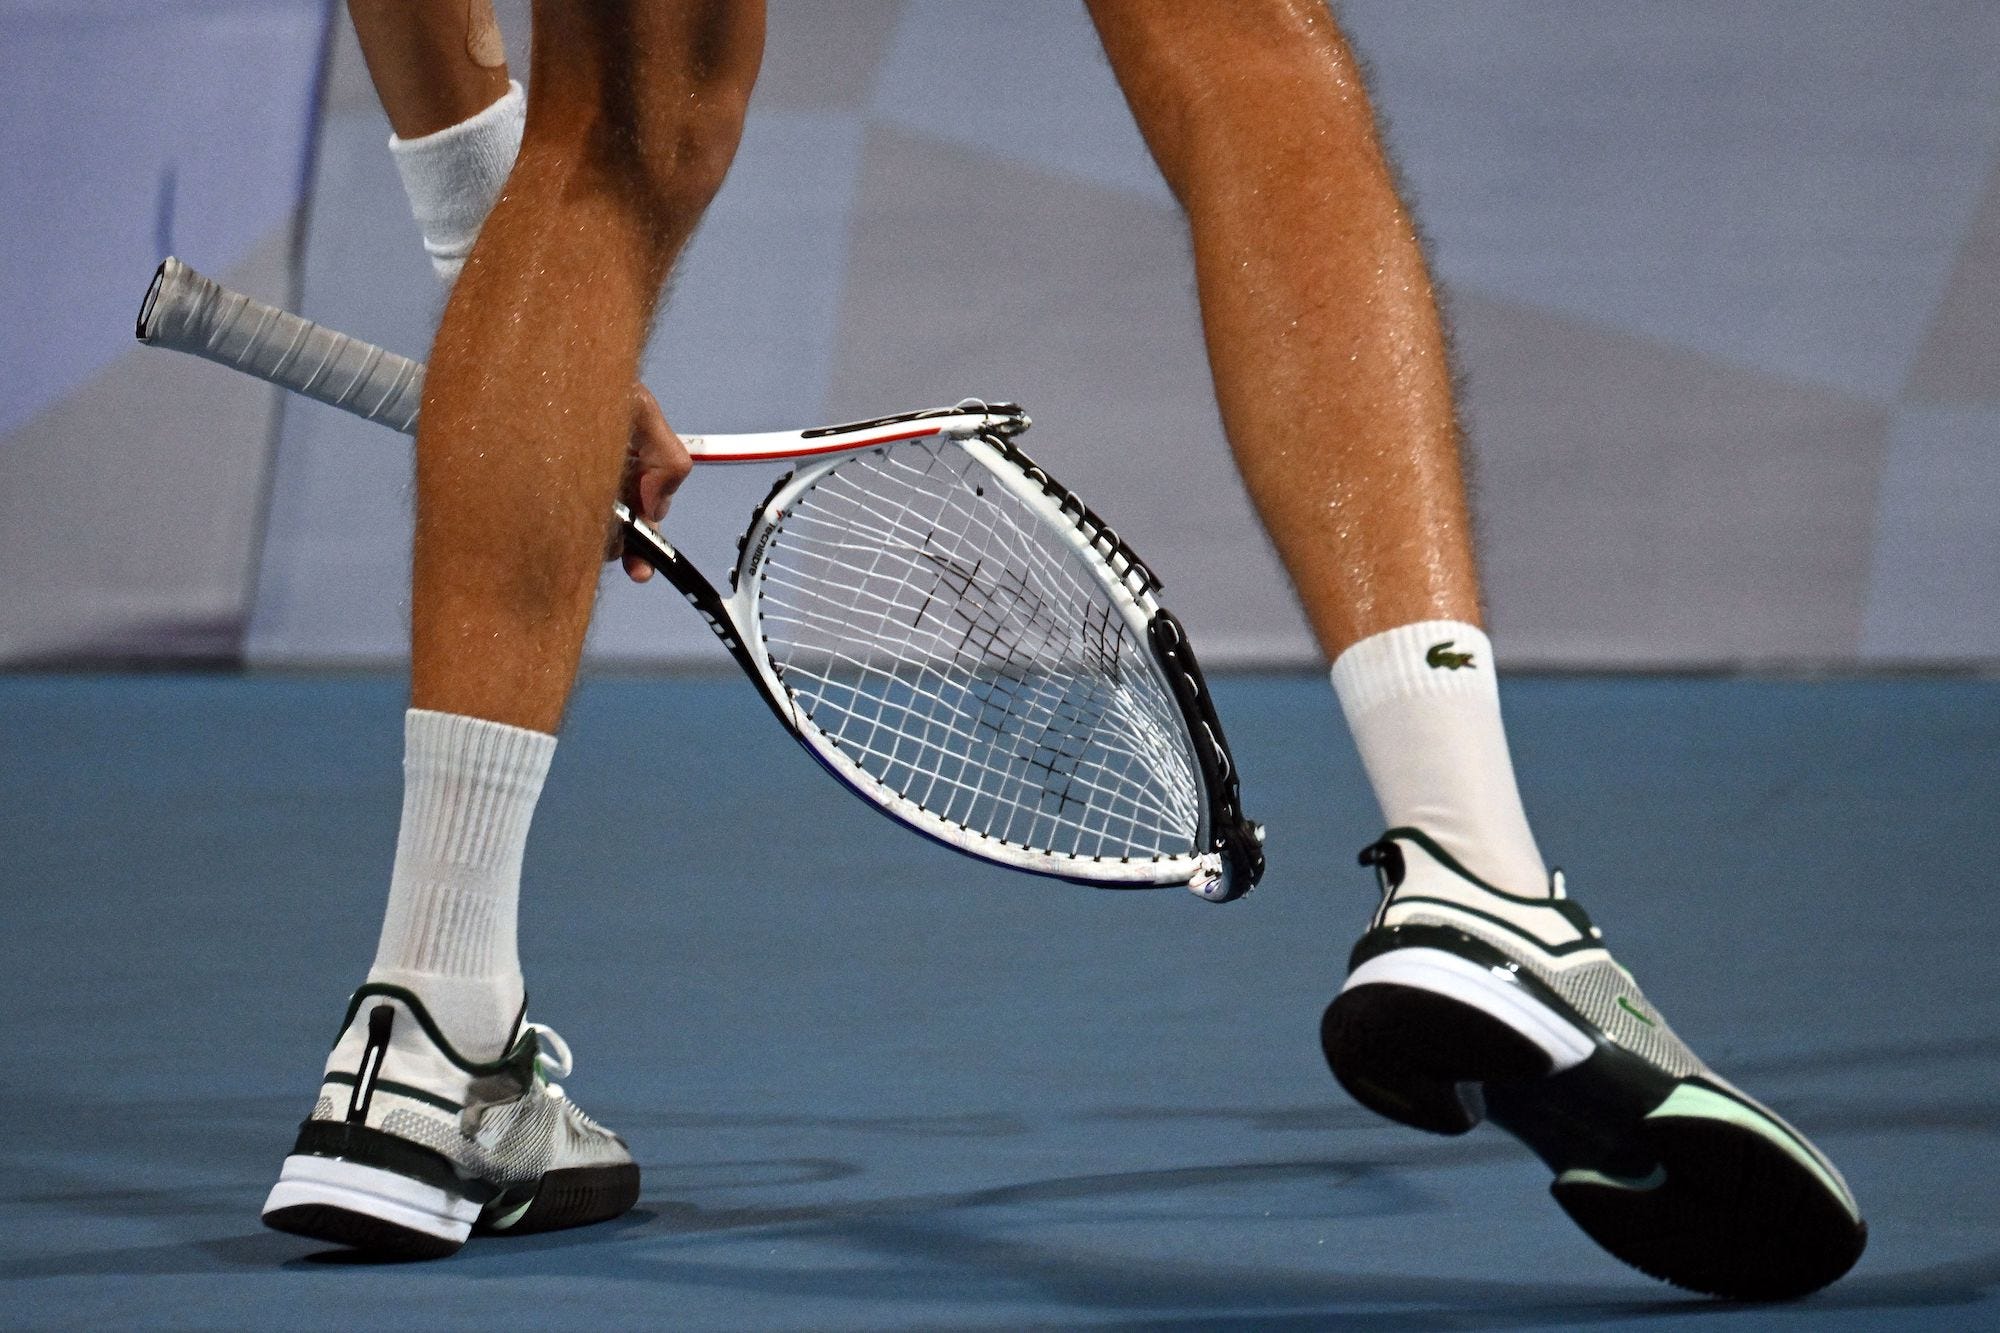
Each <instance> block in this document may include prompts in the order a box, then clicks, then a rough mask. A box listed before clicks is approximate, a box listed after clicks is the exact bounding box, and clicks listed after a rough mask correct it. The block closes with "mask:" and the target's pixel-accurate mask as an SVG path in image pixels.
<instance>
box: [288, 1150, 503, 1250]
mask: <svg viewBox="0 0 2000 1333" xmlns="http://www.w3.org/2000/svg"><path fill="white" fill-rule="evenodd" d="M479 1211H480V1205H479V1204H478V1203H476V1202H474V1201H473V1200H471V1199H468V1198H465V1197H464V1196H463V1195H456V1194H453V1193H452V1192H451V1191H449V1190H445V1189H440V1188H439V1187H438V1186H436V1185H432V1184H429V1183H427V1182H425V1181H421V1180H412V1179H411V1178H410V1177H408V1176H404V1175H399V1174H397V1173H396V1172H394V1171H384V1170H383V1169H381V1168H380V1167H373V1166H364V1165H363V1164H361V1163H359V1162H349V1161H342V1160H340V1159H339V1158H333V1157H312V1156H305V1155H301V1154H294V1155H293V1156H290V1157H287V1158H286V1159H285V1165H284V1168H283V1169H282V1170H281V1171H280V1172H279V1173H278V1183H277V1184H276V1185H274V1186H272V1188H271V1194H270V1197H269V1198H267V1199H265V1201H264V1214H263V1216H264V1225H265V1226H267V1227H270V1228H272V1229H273V1230H276V1231H283V1232H287V1233H289V1234H291V1235H294V1236H306V1237H309V1238H311V1239H313V1240H323V1241H326V1242H328V1243H329V1244H333V1245H344V1246H347V1247H348V1248H350V1249H355V1250H361V1251H364V1252H367V1253H370V1254H378V1255H382V1256H384V1257H389V1258H400V1259H443V1258H446V1257H448V1256H450V1255H453V1254H456V1253H458V1250H459V1247H461V1246H462V1245H464V1244H465V1240H466V1237H467V1236H470V1235H471V1234H472V1224H473V1223H474V1222H476V1221H477V1220H478V1219H479Z"/></svg>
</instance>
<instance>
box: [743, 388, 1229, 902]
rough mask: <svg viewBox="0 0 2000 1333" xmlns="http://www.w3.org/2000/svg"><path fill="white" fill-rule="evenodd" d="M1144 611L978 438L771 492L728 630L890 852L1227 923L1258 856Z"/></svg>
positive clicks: (854, 458) (1040, 494) (1110, 559)
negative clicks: (919, 847) (915, 843)
mask: <svg viewBox="0 0 2000 1333" xmlns="http://www.w3.org/2000/svg"><path fill="white" fill-rule="evenodd" d="M1023 424H1025V422H1023ZM1015 429H1016V430H1018V429H1019V427H1015ZM1158 588H1159V581H1158V580H1157V579H1156V578H1155V577H1154V576H1153V574H1152V573H1151V571H1150V570H1148V569H1147V568H1146V566H1145V565H1144V564H1143V563H1142V562H1141V561H1140V560H1139V559H1138V557H1137V556H1136V555H1134V554H1133V553H1132V551H1131V550H1130V548H1129V547H1127V546H1126V545H1125V544H1124V543H1123V542H1122V541H1120V540H1119V539H1118V537H1117V535H1116V534H1115V533H1114V532H1112V531H1111V530H1110V529H1109V528H1108V527H1107V526H1105V525H1104V524H1103V522H1102V521H1101V520H1100V519H1098V518H1097V516H1096V515H1095V514H1093V513H1091V511H1090V510H1088V509H1087V508H1086V507H1084V506H1083V505H1082V504H1081V503H1080V502H1078V501H1077V500H1076V499H1075V497H1074V496H1073V495H1071V493H1070V492H1068V491H1067V490H1066V489H1065V488H1063V487H1061V486H1060V485H1059V484H1057V483H1055V482H1054V481H1053V480H1052V479H1051V478H1049V477H1048V475H1047V474H1046V472H1044V471H1043V470H1042V469H1041V468H1039V467H1038V466H1036V465H1035V464H1034V463H1033V462H1032V460H1030V459H1028V458H1027V457H1026V455H1025V454H1023V453H1022V452H1021V451H1020V449H1019V447H1018V446H1017V445H1015V444H1014V443H1013V441H1012V440H1011V438H1010V437H1009V435H1008V434H1003V433H1001V432H1000V431H997V430H993V429H990V428H988V429H983V430H980V431H976V432H972V433H970V434H964V435H953V436H947V437H939V438H922V439H911V440H906V441H902V442H898V443H895V444H890V445H885V446H882V447H878V448H874V449H869V450H866V451H864V452H862V453H858V454H849V455H845V456H842V457H838V458H834V459H830V460H826V461H822V462H815V463H812V464H810V465H807V466H804V467H802V468H800V469H799V470H798V471H796V472H794V473H792V474H790V475H789V476H787V477H785V478H782V479H780V481H779V483H778V484H777V485H776V486H775V487H774V488H773V490H772V492H771V494H770V495H769V496H768V497H767V498H766V500H765V501H764V503H763V504H762V505H761V506H760V507H759V509H758V510H757V512H756V513H755V515H754V516H753V518H752V522H751V525H750V528H749V530H748V531H747V532H746V533H745V535H744V539H743V544H742V547H741V550H740V552H739V559H738V563H737V569H736V593H735V596H734V598H733V599H732V603H733V605H732V612H733V614H734V616H735V618H736V622H737V625H738V627H739V629H740V630H741V635H742V640H743V643H744V646H745V649H746V652H747V655H748V656H749V658H750V659H751V660H752V661H754V662H755V664H756V666H757V669H758V671H759V673H760V674H761V675H762V676H763V678H764V682H763V683H764V685H765V688H766V691H767V693H768V694H771V695H773V696H775V697H777V698H778V699H781V700H782V701H783V707H784V711H787V712H789V713H790V714H791V721H792V727H793V730H794V733H795V734H796V735H797V736H798V738H799V740H800V742H801V744H802V745H804V746H805V748H806V749H807V750H808V751H809V752H810V753H812V754H813V756H814V757H815V758H816V759H818V760H819V761H820V763H821V764H822V765H824V766H825V767H826V768H827V769H828V770H829V771H830V772H832V773H833V774H834V775H835V776H836V777H838V778H839V779H840V780H841V781H842V782H843V783H845V784H846V785H847V786H849V787H850V788H852V789H853V790H855V791H856V792H857V793H859V794H860V795H861V796H863V797H864V798H865V799H867V800H868V801H870V802H871V803H872V804H874V805H876V806H878V807H879V808H881V809H882V810H883V811H884V812H886V813H887V814H889V815H890V816H892V817H893V818H895V819H897V820H899V821H900V822H902V823H904V824H905V825H907V826H909V827H910V828H912V829H914V830H916V831H917V832H920V833H923V834H925V835H926V836H928V837H930V838H932V839H934V840H936V841H938V842H941V843H944V844H946V845H947V846H951V847H953V848H955V849H957V850H959V851H962V852H966V853H968V854H970V855H973V856H976V857H979V858H981V859H984V860H989V861H994V862H997V863H999V864H1002V865H1006V866H1010V867H1012V868H1015V869H1019V870H1025V871H1029V872H1032V873H1036V874H1042V875H1050V876H1055V877H1058V878H1062V879H1067V880H1073V881H1077V882H1081V883H1087V884H1093V885H1098V886H1101V887H1122V888H1153V887H1163V886H1170V885H1181V886H1185V887H1188V888H1190V889H1193V890H1194V891H1195V892H1196V893H1198V894H1200V895H1201V896H1203V897H1205V898H1210V899H1211V900H1215V901H1226V900H1228V899H1229V898H1234V897H1238V896H1240V895H1241V894H1242V893H1244V892H1247V891H1248V890H1249V888H1250V887H1251V886H1252V885H1254V883H1255V882H1256V879H1257V876H1258V875H1259V874H1260V873H1261V870H1262V854H1261V850H1260V849H1259V847H1258V839H1257V834H1256V829H1255V826H1254V825H1252V824H1250V823H1248V821H1246V820H1244V819H1242V817H1241V812H1240V808H1239V805H1238V801H1237V796H1236V781H1235V773H1234V768H1233V765H1232V763H1231V761H1230V758H1229V753H1228V747H1227V743H1226V741H1224V740H1223V738H1222V734H1221V728H1220V724H1219V723H1218V722H1216V721H1215V719H1214V714H1213V709H1212V707H1210V706H1209V705H1208V702H1207V691H1206V687H1205V685H1204V684H1202V682H1201V678H1200V671H1199V668H1198V667H1196V666H1195V665H1194V663H1193V658H1192V654H1191V652H1189V651H1187V649H1186V636H1185V634H1184V633H1182V632H1181V631H1180V627H1179V624H1178V622H1176V621H1174V620H1173V618H1172V617H1171V615H1169V614H1167V613H1166V612H1164V611H1163V610H1161V608H1160V606H1159V604H1158V601H1157V599H1156V596H1155V594H1156V592H1157V590H1158Z"/></svg>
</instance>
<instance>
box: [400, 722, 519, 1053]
mask: <svg viewBox="0 0 2000 1333" xmlns="http://www.w3.org/2000/svg"><path fill="white" fill-rule="evenodd" d="M555 748H556V738H555V737H553V736H547V735H544V734H543V733H541V732H539V731H524V730H523V729H521V728H520V727H510V726H506V725H504V724H502V723H499V722H487V721H483V720H481V719H480V718H476V717H461V716H459V715H458V714H456V713H434V712H430V711H428V710H426V709H422V708H412V709H411V710H410V711H409V713H408V715H407V716H406V717H405V718H404V722H403V827H402V832H401V833H400V834H399V835H398V837H397V839H396V869H395V872H394V874H393V875H392V876H391V878H390V880H389V910H388V912H387V913H386V914H385V915H384V917H383V920H382V939H381V942H380V944H378V945H377V946H376V950H375V966H374V968H373V969H372V970H370V972H369V973H368V979H369V980H370V981H382V982H389V983H391V984H394V985H398V986H405V987H408V988H409V989H410V990H413V991H415V992H416V993H417V995H418V996H419V997H420V998H421V999H422V1000H423V1002H424V1007H425V1008H427V1009H429V1010H430V1011H431V1016H432V1017H433V1018H435V1019H436V1020H437V1021H438V1025H439V1026H440V1027H441V1028H443V1029H444V1034H445V1037H446V1039H447V1040H449V1041H450V1042H451V1043H452V1044H453V1045H454V1046H456V1047H457V1048H458V1050H459V1052H460V1053H461V1054H463V1055H465V1056H467V1057H469V1058H472V1059H480V1060H490V1059H494V1058H496V1057H497V1056H499V1055H501V1054H503V1053H504V1051H505V1048H506V1045H507V1042H508V1040H509V1039H510V1038H512V1037H513V1035H514V1020H515V1018H516V1017H518V1016H519V1014H520V1009H521V995H522V988H521V958H520V954H519V953H518V952H517V948H516V942H515V922H516V917H517V915H518V913H519V909H520V901H521V853H522V852H523V850H525V848H526V847H527V842H528V821H529V820H530V819H532V818H533V817H534V814H535V802H536V800H537V799H538V798H539V797H540V796H541V794H542V779H543V778H544V777H546V776H547V774H548V771H549V758H550V756H552V755H553V754H554V753H555Z"/></svg>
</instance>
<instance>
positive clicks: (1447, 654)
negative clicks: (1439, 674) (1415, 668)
mask: <svg viewBox="0 0 2000 1333" xmlns="http://www.w3.org/2000/svg"><path fill="white" fill-rule="evenodd" d="M1456 642H1458V640H1456V639H1446V640H1445V641H1444V642H1443V643H1434V644H1432V645H1431V650H1430V651H1429V652H1427V653H1425V654H1424V661H1425V662H1426V663H1428V664H1429V665H1431V666H1433V667H1437V668H1439V669H1441V670H1444V671H1456V670H1458V669H1459V668H1460V667H1469V666H1471V665H1472V654H1471V653H1455V652H1453V651H1451V646H1452V644H1454V643H1456Z"/></svg>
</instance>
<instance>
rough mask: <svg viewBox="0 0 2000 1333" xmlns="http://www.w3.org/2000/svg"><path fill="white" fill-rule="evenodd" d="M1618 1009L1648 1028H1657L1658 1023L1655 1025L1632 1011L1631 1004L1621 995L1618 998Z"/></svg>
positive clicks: (1642, 1015) (1635, 1011) (1650, 1020)
mask: <svg viewBox="0 0 2000 1333" xmlns="http://www.w3.org/2000/svg"><path fill="white" fill-rule="evenodd" d="M1618 1007H1619V1008H1620V1009H1623V1010H1624V1011H1625V1012H1626V1013H1628V1014H1630V1015H1632V1017H1634V1018H1636V1019H1638V1020H1639V1021H1640V1022H1641V1023H1644V1024H1645V1025H1646V1026H1647V1027H1649V1028H1652V1027H1658V1026H1659V1024H1658V1023H1655V1022H1654V1021H1653V1020H1652V1019H1650V1018H1648V1017H1646V1016H1645V1015H1644V1014H1642V1013H1640V1012H1639V1011H1638V1010H1637V1009H1634V1008H1633V1007H1632V1002H1631V1001H1630V1000H1628V999H1626V998H1625V997H1624V996H1623V995H1621V996H1619V997H1618Z"/></svg>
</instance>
